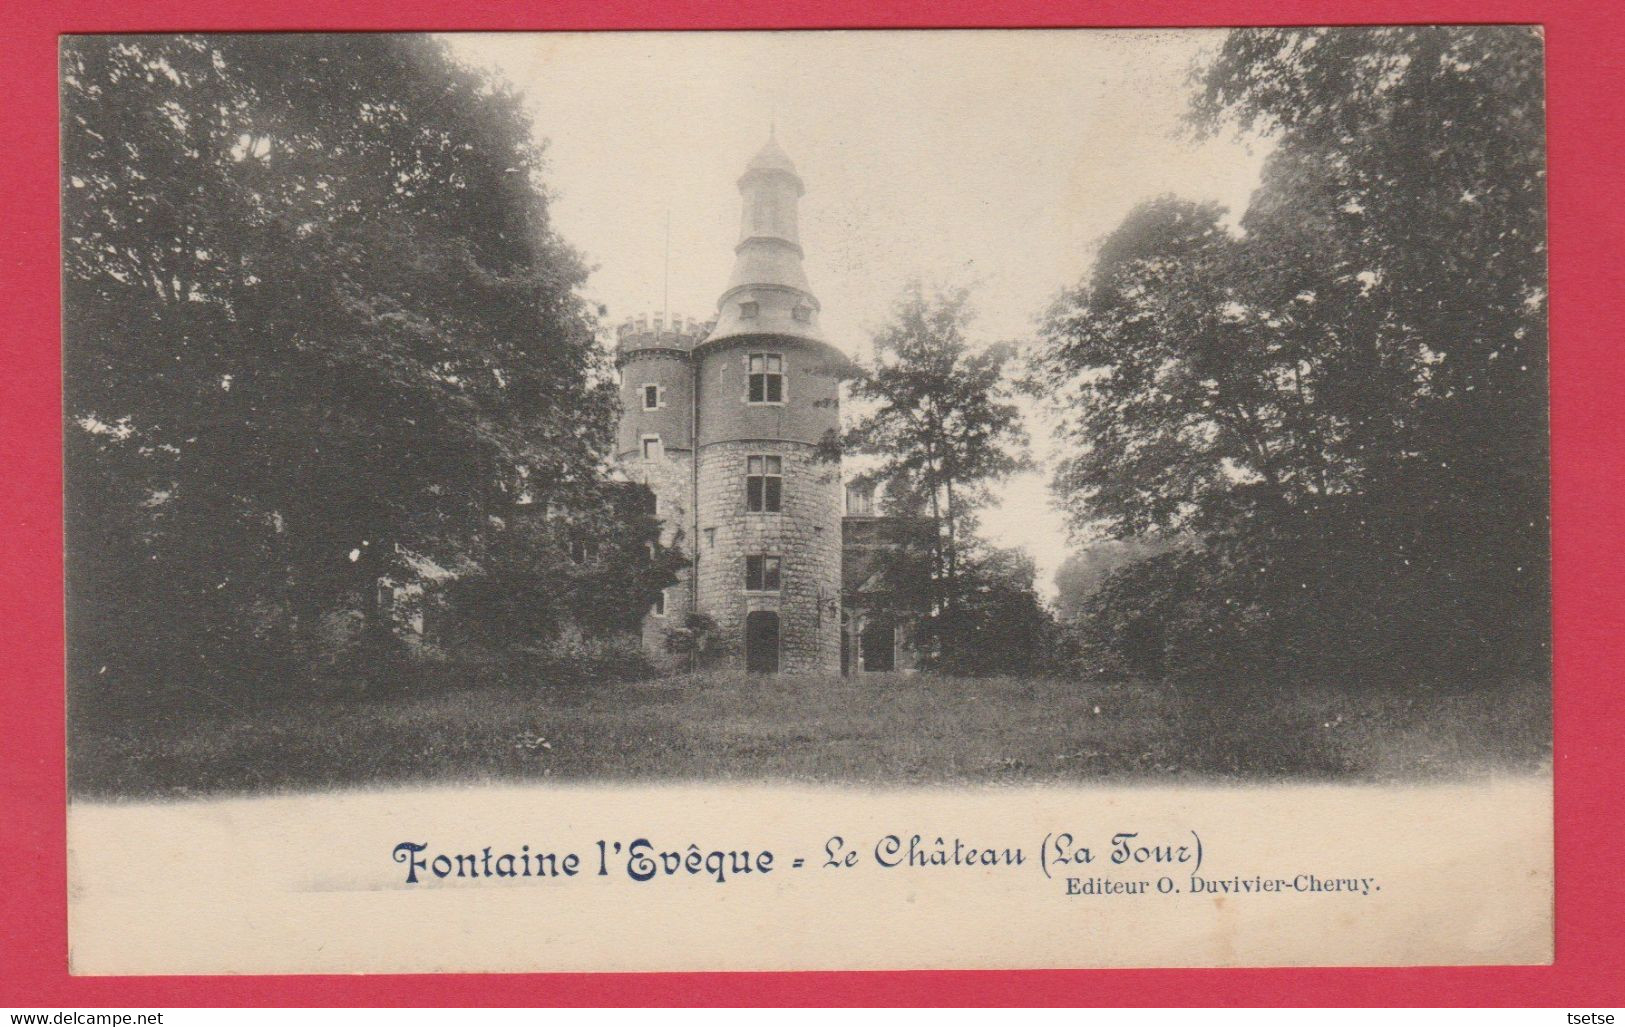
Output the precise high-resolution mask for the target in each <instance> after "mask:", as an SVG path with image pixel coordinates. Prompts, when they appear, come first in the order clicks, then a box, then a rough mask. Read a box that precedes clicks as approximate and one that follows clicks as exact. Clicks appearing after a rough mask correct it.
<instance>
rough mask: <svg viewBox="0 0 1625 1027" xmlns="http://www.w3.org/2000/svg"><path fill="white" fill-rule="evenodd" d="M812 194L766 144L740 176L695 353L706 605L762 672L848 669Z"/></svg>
mask: <svg viewBox="0 0 1625 1027" xmlns="http://www.w3.org/2000/svg"><path fill="white" fill-rule="evenodd" d="M803 191H804V187H803V185H802V181H801V178H800V176H799V175H797V174H796V170H795V166H794V165H793V164H792V163H791V162H790V159H789V157H787V156H786V155H785V153H784V151H783V150H782V149H780V148H779V145H778V143H777V142H776V141H775V140H773V139H772V138H769V140H768V143H767V145H766V146H764V147H763V148H762V150H761V152H760V153H758V154H757V155H756V156H755V157H754V158H753V159H752V160H751V161H750V163H749V165H747V166H746V169H745V173H744V175H742V176H741V177H740V179H739V192H740V195H741V197H742V199H743V216H742V219H741V226H740V233H739V243H738V245H737V246H735V247H734V253H735V254H736V260H735V264H734V271H733V275H732V277H731V278H730V279H729V281H728V286H727V288H726V289H725V290H724V291H723V293H722V297H721V299H720V300H719V301H718V304H717V319H716V324H715V327H714V328H712V330H711V331H710V333H709V334H708V335H707V336H706V337H705V338H704V339H703V340H700V341H698V342H697V343H695V344H694V345H693V346H692V347H691V349H690V351H689V360H690V362H691V366H692V372H693V380H692V381H693V386H692V387H693V389H694V391H695V396H696V402H695V403H694V421H693V425H692V428H693V433H694V438H695V443H694V456H693V458H694V475H695V492H696V494H697V497H698V505H697V507H696V516H695V520H694V522H693V523H694V526H695V537H694V547H695V548H694V557H695V561H694V573H695V587H694V602H695V607H696V609H697V610H698V611H699V612H700V613H703V614H706V615H709V616H710V617H711V618H712V619H713V620H715V622H716V624H717V627H718V631H719V633H720V635H721V636H722V638H724V639H729V640H734V641H735V643H736V644H735V646H734V647H733V648H735V649H736V650H737V651H738V653H739V656H738V659H739V661H740V663H741V664H742V665H743V666H744V667H745V668H747V669H750V670H755V671H777V670H796V671H832V672H833V671H838V670H839V668H840V647H841V624H840V590H841V499H842V495H841V477H840V464H839V462H838V460H833V459H827V458H820V456H819V444H820V443H821V442H822V441H823V440H824V439H825V438H826V436H828V435H830V434H831V433H833V432H835V431H836V430H838V428H839V411H838V409H837V402H838V397H839V385H840V377H841V371H842V369H843V368H844V367H845V365H846V358H845V357H844V356H843V355H842V354H841V353H840V352H839V351H838V350H836V349H835V348H834V347H832V346H831V345H830V344H829V343H827V342H826V341H825V340H824V337H823V335H822V333H821V332H820V330H819V327H818V314H819V305H818V300H817V298H816V297H815V296H813V293H812V289H811V287H810V286H809V285H808V282H807V276H806V273H805V271H804V270H803V269H802V263H801V262H802V250H801V242H800V237H799V232H798V227H797V212H796V207H797V204H798V202H799V201H800V199H801V196H802V193H803ZM650 380H651V381H654V379H653V378H651V379H650ZM662 380H664V379H662ZM629 381H630V379H629ZM671 394H672V395H673V396H676V395H677V392H676V387H675V386H673V387H672V393H671Z"/></svg>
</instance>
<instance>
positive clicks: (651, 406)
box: [643, 385, 660, 410]
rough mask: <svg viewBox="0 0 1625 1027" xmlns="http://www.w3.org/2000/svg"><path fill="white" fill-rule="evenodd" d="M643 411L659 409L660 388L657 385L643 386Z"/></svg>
mask: <svg viewBox="0 0 1625 1027" xmlns="http://www.w3.org/2000/svg"><path fill="white" fill-rule="evenodd" d="M643 409H645V410H658V409H660V386H658V385H645V386H644V387H643Z"/></svg>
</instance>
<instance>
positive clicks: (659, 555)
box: [447, 482, 686, 646]
mask: <svg viewBox="0 0 1625 1027" xmlns="http://www.w3.org/2000/svg"><path fill="white" fill-rule="evenodd" d="M597 491H598V502H597V505H596V506H591V507H586V508H585V509H583V510H580V511H577V512H575V513H574V514H573V515H570V516H548V514H549V511H547V510H546V509H536V508H535V506H536V505H535V504H529V505H527V506H526V507H522V508H518V509H516V510H514V511H513V512H512V513H511V514H510V515H509V516H508V517H507V518H506V519H505V520H504V523H503V525H502V527H501V528H500V529H497V530H494V531H491V532H489V533H488V536H489V537H488V541H487V542H486V544H485V546H484V549H483V552H482V557H481V561H480V565H479V566H478V567H477V568H475V569H472V570H470V571H469V572H468V573H466V574H464V575H462V576H461V577H459V578H458V579H457V580H456V581H455V582H453V583H452V584H451V585H450V586H449V587H448V588H447V598H448V603H449V605H450V607H451V617H452V619H453V621H454V622H455V623H456V624H457V625H458V626H459V628H460V630H461V632H462V633H463V634H464V635H465V636H467V637H469V638H470V639H471V640H474V641H478V642H483V643H485V644H488V645H495V646H504V645H512V644H515V643H516V642H523V641H529V640H542V639H551V638H553V637H554V636H555V635H557V634H558V633H559V632H560V631H561V630H562V629H564V628H566V627H569V628H572V629H574V630H576V631H579V632H580V633H581V634H582V635H583V636H585V637H587V638H589V639H597V638H603V637H606V636H611V635H616V634H630V633H635V632H637V631H638V630H639V628H640V626H641V624H642V620H643V616H644V615H645V614H646V613H647V612H648V611H649V608H650V606H652V605H653V604H654V602H655V600H656V598H657V597H658V594H659V592H660V590H661V589H663V588H666V587H667V586H669V585H672V584H675V583H676V581H677V574H676V572H677V570H678V569H679V568H681V567H683V566H684V565H685V564H686V560H685V559H684V558H683V556H682V554H681V552H680V550H679V549H678V548H677V547H676V546H675V545H672V546H667V545H663V544H662V543H661V538H660V535H661V523H660V521H659V519H658V518H656V517H655V516H654V515H652V514H650V513H649V512H648V511H649V510H650V509H651V507H652V505H653V504H652V502H651V500H652V497H653V494H652V493H651V492H650V491H649V489H648V487H647V486H645V485H638V484H631V483H607V482H606V483H603V484H601V485H600V486H599V488H598V490H597Z"/></svg>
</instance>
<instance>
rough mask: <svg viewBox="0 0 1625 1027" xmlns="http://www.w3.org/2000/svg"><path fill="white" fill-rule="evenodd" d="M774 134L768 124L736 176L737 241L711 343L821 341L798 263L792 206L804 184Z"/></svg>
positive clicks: (798, 244) (798, 237)
mask: <svg viewBox="0 0 1625 1027" xmlns="http://www.w3.org/2000/svg"><path fill="white" fill-rule="evenodd" d="M776 135H777V126H776V125H769V127H768V138H767V143H766V144H765V145H764V146H763V147H762V148H761V149H760V150H758V151H757V153H756V156H754V157H752V158H751V159H750V162H749V163H748V164H746V165H745V173H744V174H743V175H741V176H739V195H740V199H741V201H742V206H741V214H740V224H739V242H738V244H737V245H735V246H734V254H735V260H734V270H733V275H732V276H731V277H730V278H729V279H728V287H727V289H725V290H724V291H723V293H722V297H721V299H719V300H718V301H717V326H716V330H715V331H713V332H712V333H711V339H723V338H729V337H732V336H736V335H759V334H771V335H787V336H793V337H797V338H803V339H809V340H812V341H815V342H822V341H823V335H822V334H821V333H820V332H819V329H818V310H819V304H818V299H817V297H815V296H814V295H813V292H812V286H811V285H810V284H809V283H808V281H807V273H806V271H805V270H804V269H803V267H802V264H801V261H802V256H803V253H802V249H801V231H800V225H799V222H798V218H797V205H798V204H799V203H800V201H801V196H802V194H803V193H804V192H805V191H806V186H805V185H803V184H802V181H801V176H800V175H799V174H797V173H796V166H795V164H794V163H793V162H792V161H791V160H790V157H789V155H788V154H786V153H785V152H784V150H783V149H782V148H781V147H780V146H779V143H778V139H777V138H776Z"/></svg>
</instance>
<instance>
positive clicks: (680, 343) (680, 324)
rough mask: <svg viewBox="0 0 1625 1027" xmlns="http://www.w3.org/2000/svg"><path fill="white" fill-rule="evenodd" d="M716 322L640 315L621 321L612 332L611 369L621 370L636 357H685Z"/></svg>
mask: <svg viewBox="0 0 1625 1027" xmlns="http://www.w3.org/2000/svg"><path fill="white" fill-rule="evenodd" d="M714 327H716V322H715V321H714V320H712V321H698V320H695V319H694V318H692V317H682V316H680V315H678V316H673V317H671V318H670V319H669V320H668V319H667V318H665V317H663V316H661V315H658V314H657V315H653V316H650V315H648V314H640V315H638V316H637V317H629V318H627V319H626V320H624V321H622V322H621V323H620V325H618V326H617V327H616V329H615V366H616V367H622V366H624V365H625V364H626V363H627V362H628V361H630V360H635V359H637V358H638V357H640V356H644V355H649V356H677V357H681V358H685V359H686V358H687V356H688V354H689V353H690V352H692V351H693V349H694V347H695V346H697V345H699V344H700V343H701V342H703V341H704V340H705V338H706V336H708V335H710V334H711V330H712V329H713V328H714Z"/></svg>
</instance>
